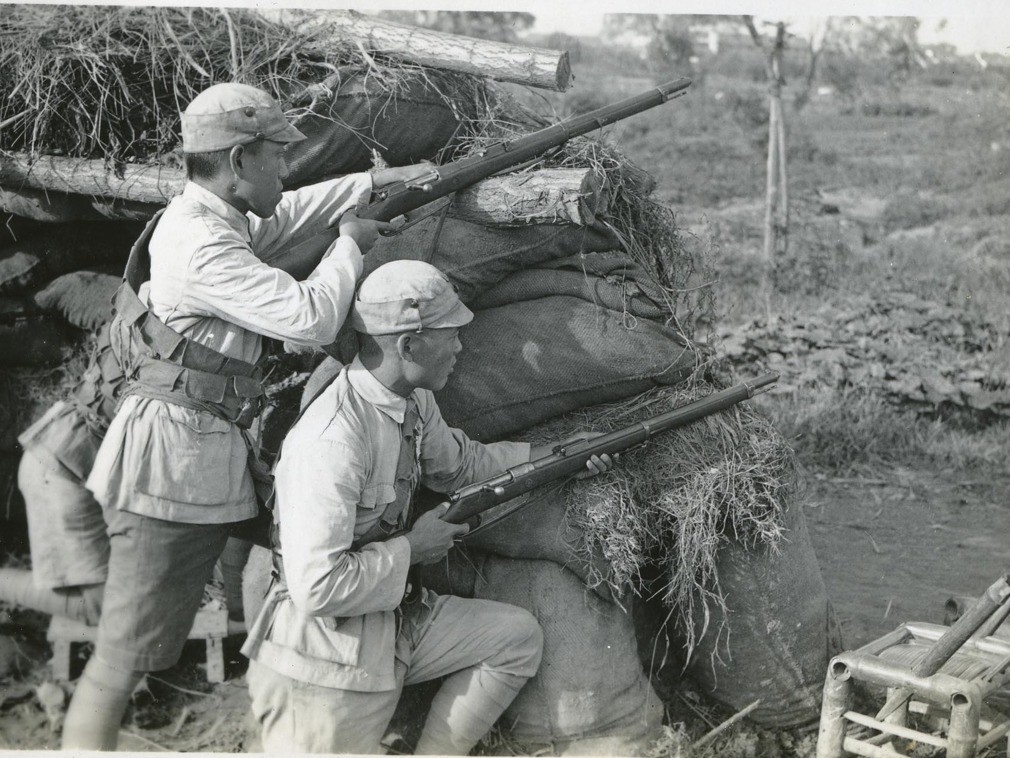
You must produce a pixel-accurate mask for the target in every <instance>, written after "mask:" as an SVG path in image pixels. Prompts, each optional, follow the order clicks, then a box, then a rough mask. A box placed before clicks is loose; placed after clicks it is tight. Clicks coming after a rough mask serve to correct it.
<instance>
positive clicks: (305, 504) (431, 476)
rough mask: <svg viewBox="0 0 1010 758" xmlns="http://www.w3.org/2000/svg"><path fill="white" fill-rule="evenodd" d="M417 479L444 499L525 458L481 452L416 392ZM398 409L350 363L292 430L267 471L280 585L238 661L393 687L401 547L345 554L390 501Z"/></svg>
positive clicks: (328, 680)
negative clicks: (278, 545)
mask: <svg viewBox="0 0 1010 758" xmlns="http://www.w3.org/2000/svg"><path fill="white" fill-rule="evenodd" d="M413 397H414V399H415V400H416V402H417V408H418V411H419V414H420V422H421V435H420V441H419V444H417V446H416V450H417V455H418V462H419V466H420V474H421V476H420V481H421V483H423V484H424V485H426V486H427V487H429V488H430V489H433V490H435V491H437V492H449V491H451V490H453V489H457V488H459V487H461V486H463V485H465V484H469V483H471V482H474V481H480V480H482V479H486V478H488V477H491V476H493V475H495V474H498V473H500V472H502V471H504V470H505V469H507V468H510V467H512V466H515V465H518V464H519V463H523V462H526V461H528V460H529V458H530V446H529V444H527V443H525V442H497V443H493V444H489V445H483V444H481V443H478V442H474V441H472V440H470V439H469V438H468V437H467V436H466V435H465V434H464V433H463V432H462V431H460V430H459V429H453V428H451V427H449V426H448V425H447V424H446V422H445V421H444V420H443V418H442V415H441V413H440V412H439V410H438V406H437V405H436V403H435V398H434V396H433V395H432V394H431V392H429V391H427V390H421V389H418V390H415V391H414V393H413ZM405 407H406V400H405V399H404V398H403V397H401V396H399V395H397V394H395V393H393V392H391V391H390V390H388V389H387V388H386V387H384V386H383V385H382V384H381V383H380V382H379V381H378V380H377V379H375V377H374V376H372V374H371V373H369V372H368V370H366V369H365V368H364V366H362V364H361V363H360V362H359V361H358V360H357V359H355V360H354V362H352V363H351V364H350V365H349V366H347V367H345V368H344V369H343V370H342V371H341V373H340V374H339V375H338V376H337V378H336V379H335V380H334V381H333V383H332V384H331V385H330V386H329V387H328V388H327V389H326V390H325V391H324V392H323V393H322V394H321V395H320V396H319V397H318V398H317V399H316V400H315V402H314V403H312V405H310V406H309V408H308V409H307V410H306V412H305V413H304V415H303V416H302V417H301V419H300V420H299V421H298V423H297V424H295V426H294V427H293V428H292V430H291V432H290V433H289V434H288V436H287V438H286V439H285V440H284V446H283V448H282V451H281V458H280V461H279V462H278V464H277V468H276V471H275V482H274V483H275V488H276V504H275V507H276V508H277V514H278V517H279V520H280V535H281V537H280V540H281V553H282V555H283V566H284V579H285V581H284V583H275V584H274V586H273V587H272V588H271V590H270V592H269V594H268V596H267V599H266V602H265V604H264V606H263V609H262V611H261V612H260V615H259V617H258V618H257V620H256V622H255V623H254V624H253V628H252V629H251V630H250V632H249V637H248V639H247V641H246V645H245V647H244V648H243V649H242V652H243V653H244V654H245V655H246V656H248V657H249V658H250V659H252V660H255V661H257V662H258V663H260V664H262V665H264V666H267V667H269V668H271V669H273V670H274V671H277V672H278V673H281V674H284V675H286V676H288V677H291V678H292V679H297V680H299V681H303V682H308V683H310V684H316V685H320V686H324V687H334V688H338V689H347V690H356V691H361V692H378V691H384V690H391V689H393V688H394V686H395V679H394V674H393V666H394V658H395V657H396V656H399V657H401V658H403V656H404V651H402V650H401V649H399V647H398V645H397V639H396V619H395V613H394V612H395V610H396V608H397V606H399V604H400V601H401V599H402V598H403V594H404V590H405V587H406V581H407V569H408V568H409V566H410V544H409V543H408V542H407V539H406V537H402V536H401V537H393V538H392V539H389V540H386V541H384V542H373V543H371V544H369V545H365V546H364V547H362V548H361V549H360V550H356V551H352V550H350V547H351V543H352V542H353V541H354V539H355V538H356V537H359V536H361V535H362V534H364V533H365V532H366V531H367V530H368V528H369V527H370V526H371V525H372V524H374V523H375V522H376V521H377V520H378V519H379V518H380V517H381V516H382V514H383V512H384V511H385V508H386V506H388V505H389V504H390V503H392V502H393V500H394V498H395V493H394V489H393V483H394V481H395V475H396V466H397V460H398V458H399V450H400V424H401V423H402V422H403V415H404V411H405Z"/></svg>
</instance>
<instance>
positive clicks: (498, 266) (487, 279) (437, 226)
mask: <svg viewBox="0 0 1010 758" xmlns="http://www.w3.org/2000/svg"><path fill="white" fill-rule="evenodd" d="M618 244H619V243H618V240H617V238H616V237H615V236H614V235H613V233H612V232H610V231H608V230H607V229H606V228H604V227H602V226H572V225H570V224H558V225H553V224H533V225H530V226H520V227H507V228H493V227H486V226H481V225H479V224H471V223H469V222H467V221H461V220H459V219H454V218H445V219H442V218H441V217H439V216H437V215H436V216H431V217H429V218H426V219H425V220H424V221H422V222H420V223H418V224H417V225H416V226H412V227H410V228H409V229H407V230H405V231H404V232H402V233H401V234H397V235H394V236H392V237H382V238H380V239H379V241H378V242H377V243H376V244H375V247H373V248H372V250H371V251H369V253H368V255H366V256H365V270H364V275H365V276H367V275H368V274H369V273H370V272H371V271H374V270H375V269H376V268H378V267H379V266H381V265H382V264H383V263H388V262H389V261H393V260H399V259H408V260H424V261H428V262H429V263H431V264H432V265H433V266H435V267H436V268H438V269H439V270H441V271H442V272H443V273H444V274H445V275H446V276H448V277H449V279H450V280H451V281H452V282H453V284H455V285H456V287H457V288H458V290H459V296H460V299H462V300H463V302H464V303H470V302H471V301H472V300H474V298H476V297H477V296H478V295H479V294H480V293H482V292H484V291H485V290H487V289H488V288H490V287H492V286H494V285H496V284H497V283H498V282H500V281H501V280H502V279H504V278H505V277H506V276H508V275H509V274H511V273H512V272H514V271H519V270H521V269H525V268H532V267H535V266H539V265H541V264H543V263H545V262H547V261H551V260H555V259H557V258H568V257H570V256H573V255H577V254H578V253H591V252H600V251H604V250H613V249H614V248H616V247H618Z"/></svg>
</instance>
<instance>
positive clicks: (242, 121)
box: [182, 82, 305, 153]
mask: <svg viewBox="0 0 1010 758" xmlns="http://www.w3.org/2000/svg"><path fill="white" fill-rule="evenodd" d="M303 139H305V135H304V134H302V133H301V132H300V131H298V129H296V128H295V127H294V126H292V125H291V124H290V123H289V122H288V120H287V119H286V118H285V117H284V113H283V111H281V107H280V106H279V105H278V104H277V101H276V100H274V99H273V98H272V97H271V96H270V95H269V94H268V93H266V92H264V91H263V90H261V89H257V88H256V87H250V86H249V85H248V84H238V83H237V82H223V83H221V84H214V85H212V86H210V87H208V88H207V89H205V90H204V91H203V92H201V93H200V94H199V95H197V96H196V97H194V98H193V100H192V102H190V104H189V105H188V106H187V107H186V110H185V111H184V112H183V114H182V150H183V152H186V153H212V152H215V151H217V150H225V149H227V148H229V147H234V146H235V145H248V144H249V143H251V142H256V141H258V140H271V141H273V142H299V141H301V140H303Z"/></svg>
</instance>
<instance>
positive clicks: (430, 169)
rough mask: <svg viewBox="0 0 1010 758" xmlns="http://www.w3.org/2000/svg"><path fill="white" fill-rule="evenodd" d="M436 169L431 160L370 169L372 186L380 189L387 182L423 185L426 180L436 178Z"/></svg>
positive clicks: (425, 183)
mask: <svg viewBox="0 0 1010 758" xmlns="http://www.w3.org/2000/svg"><path fill="white" fill-rule="evenodd" d="M437 176H438V174H437V169H436V168H435V164H434V163H432V162H431V161H422V162H421V163H415V164H413V165H410V166H391V167H389V168H380V169H375V170H373V171H372V186H374V187H375V188H376V189H381V188H382V187H385V186H386V185H387V184H394V183H395V182H403V183H404V184H412V183H415V182H419V186H421V187H425V186H426V185H427V183H428V182H430V181H433V180H434V179H435V178H437Z"/></svg>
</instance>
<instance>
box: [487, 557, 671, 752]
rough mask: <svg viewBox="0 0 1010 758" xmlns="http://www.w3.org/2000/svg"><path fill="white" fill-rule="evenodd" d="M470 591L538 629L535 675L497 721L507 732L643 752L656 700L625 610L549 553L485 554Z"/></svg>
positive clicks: (529, 740) (570, 748)
mask: <svg viewBox="0 0 1010 758" xmlns="http://www.w3.org/2000/svg"><path fill="white" fill-rule="evenodd" d="M474 597H477V598H484V599H488V600H498V601H501V602H505V603H511V604H513V605H517V606H519V607H521V608H526V609H527V610H529V611H530V612H531V613H532V614H533V615H534V616H536V618H537V620H538V621H539V623H540V626H541V628H542V629H543V632H544V655H543V660H542V662H541V664H540V669H539V671H538V672H537V675H536V676H535V677H533V678H532V679H531V680H530V681H529V682H527V683H526V685H525V686H524V687H523V689H522V690H521V691H520V693H519V695H518V697H516V699H515V700H514V701H512V704H511V705H510V706H509V708H508V709H507V710H506V711H505V714H504V715H503V716H502V718H501V719H500V720H499V722H498V724H499V726H500V727H501V728H502V729H503V731H505V732H506V734H508V735H509V736H510V737H511V738H513V739H515V740H518V741H520V742H522V743H524V745H525V746H526V747H527V748H534V749H535V748H536V747H545V746H551V747H552V748H553V750H555V751H557V752H558V753H561V754H566V753H567V754H577V755H587V754H592V753H599V754H607V755H614V754H616V755H641V754H643V753H644V749H645V747H646V746H647V745H648V743H649V742H650V741H651V740H652V739H654V738H655V737H656V736H657V735H656V732H657V730H659V728H660V726H661V724H662V719H663V707H662V704H661V703H660V701H659V698H658V697H657V696H656V693H655V691H654V690H653V689H652V685H651V684H650V683H649V680H648V678H647V677H646V676H645V675H644V674H643V672H642V667H641V664H640V662H639V657H638V648H637V642H636V638H635V627H634V621H633V618H632V614H631V613H630V612H626V611H625V610H623V609H622V608H620V607H619V606H617V605H615V604H613V603H608V602H606V601H604V600H601V599H600V598H599V597H597V596H596V595H595V594H593V593H592V592H588V591H587V590H586V589H585V588H584V587H583V586H582V583H581V582H580V581H579V579H578V578H576V577H575V575H574V574H572V573H571V572H570V571H568V570H566V569H564V568H562V567H560V566H558V565H556V564H554V563H551V562H548V561H526V560H512V559H505V558H498V557H495V556H489V557H488V558H487V560H486V561H484V563H483V565H482V566H481V571H480V572H479V574H478V578H477V581H476V584H475V588H474Z"/></svg>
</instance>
